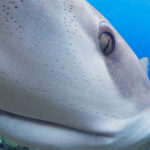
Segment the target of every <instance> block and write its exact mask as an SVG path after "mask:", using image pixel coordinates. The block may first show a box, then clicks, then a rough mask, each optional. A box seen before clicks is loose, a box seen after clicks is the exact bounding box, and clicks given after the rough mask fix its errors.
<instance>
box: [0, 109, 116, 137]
mask: <svg viewBox="0 0 150 150" xmlns="http://www.w3.org/2000/svg"><path fill="white" fill-rule="evenodd" d="M1 114H2V115H4V116H7V117H9V118H12V119H15V120H19V121H24V122H30V123H35V124H43V125H45V126H52V127H56V128H63V129H65V130H73V131H75V132H81V133H83V134H89V135H93V136H102V137H106V138H111V137H113V136H114V135H113V134H108V133H92V132H90V131H87V130H81V129H78V128H74V127H70V126H66V125H62V124H59V123H54V122H50V121H44V120H40V119H35V118H30V117H25V116H21V115H18V114H14V113H10V112H8V111H4V110H1V109H0V117H1ZM0 125H1V124H0Z"/></svg>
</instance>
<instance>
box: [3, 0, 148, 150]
mask: <svg viewBox="0 0 150 150" xmlns="http://www.w3.org/2000/svg"><path fill="white" fill-rule="evenodd" d="M124 19H125V18H124ZM0 20H1V21H0V135H1V136H4V137H7V138H8V139H11V140H13V141H15V142H17V143H19V144H22V145H25V146H30V147H34V148H37V149H40V150H141V149H142V150H146V149H147V148H148V147H149V146H150V81H149V78H148V75H147V70H148V59H147V58H143V59H142V60H139V59H138V57H137V56H136V55H135V54H134V52H133V51H132V49H131V48H130V47H129V46H128V44H127V43H126V42H125V40H124V39H123V38H122V37H121V35H120V34H119V33H118V32H117V31H116V30H115V28H114V27H113V26H112V25H111V23H109V21H108V20H107V19H105V17H103V15H101V14H100V13H99V12H98V11H97V10H96V9H95V8H94V7H93V6H91V5H90V4H89V3H88V2H87V1H86V0H1V1H0Z"/></svg>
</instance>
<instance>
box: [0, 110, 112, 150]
mask: <svg viewBox="0 0 150 150" xmlns="http://www.w3.org/2000/svg"><path fill="white" fill-rule="evenodd" d="M0 135H3V136H6V137H7V138H9V139H12V140H14V141H16V142H17V143H19V144H22V145H25V146H31V147H34V148H38V149H44V150H47V149H48V150H49V149H51V150H59V149H60V150H63V149H64V150H67V149H72V148H74V149H79V150H80V149H82V150H84V149H85V150H91V149H92V147H93V148H94V147H107V145H111V143H113V140H114V139H113V137H112V136H111V135H107V134H104V133H98V134H94V133H90V132H86V131H81V130H78V129H74V128H71V127H67V126H63V125H59V124H55V123H52V122H46V121H41V120H37V119H31V118H26V117H22V116H18V115H15V114H12V113H9V112H5V111H2V110H0Z"/></svg>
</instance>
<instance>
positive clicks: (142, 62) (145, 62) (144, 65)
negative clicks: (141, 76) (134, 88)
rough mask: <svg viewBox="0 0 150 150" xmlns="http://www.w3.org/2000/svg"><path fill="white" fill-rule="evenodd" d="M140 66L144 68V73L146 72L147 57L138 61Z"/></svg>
mask: <svg viewBox="0 0 150 150" xmlns="http://www.w3.org/2000/svg"><path fill="white" fill-rule="evenodd" d="M140 62H141V64H142V66H143V67H144V69H145V71H146V72H148V66H149V59H148V58H147V57H144V58H142V59H141V60H140Z"/></svg>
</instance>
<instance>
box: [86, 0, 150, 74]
mask: <svg viewBox="0 0 150 150" xmlns="http://www.w3.org/2000/svg"><path fill="white" fill-rule="evenodd" d="M88 1H89V2H90V3H91V4H92V5H93V6H94V7H95V8H96V9H97V10H99V11H100V12H101V13H102V14H103V15H104V16H105V17H106V18H107V19H108V20H109V21H110V22H111V24H112V25H113V26H114V27H115V28H116V30H117V31H118V32H119V33H120V34H121V35H122V36H123V38H124V39H125V40H126V41H127V43H128V44H129V45H130V47H131V48H132V49H133V51H134V52H135V53H136V55H137V56H138V58H142V57H149V59H150V0H88ZM149 68H150V67H149ZM149 70H150V69H149ZM149 77H150V71H149Z"/></svg>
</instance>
